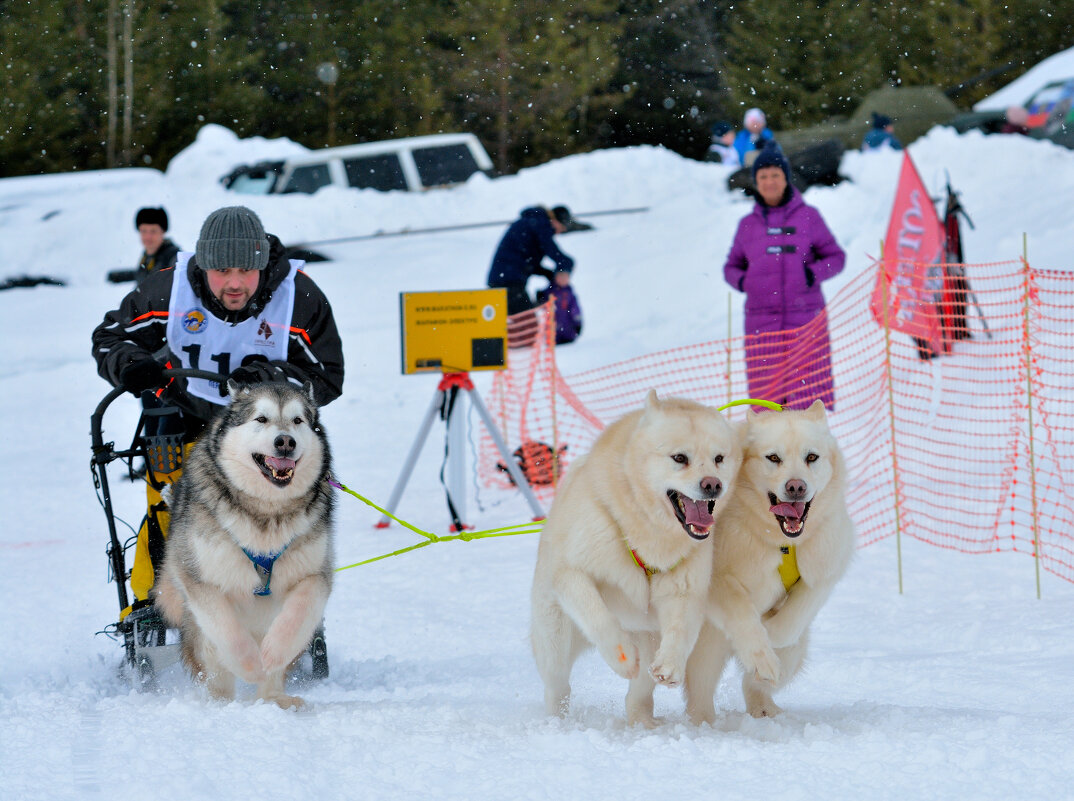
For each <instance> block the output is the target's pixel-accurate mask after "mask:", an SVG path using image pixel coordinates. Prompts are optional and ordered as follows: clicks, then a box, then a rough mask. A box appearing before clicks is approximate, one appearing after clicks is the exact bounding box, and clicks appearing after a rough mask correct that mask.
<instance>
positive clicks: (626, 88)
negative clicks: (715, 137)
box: [598, 0, 731, 158]
mask: <svg viewBox="0 0 1074 801" xmlns="http://www.w3.org/2000/svg"><path fill="white" fill-rule="evenodd" d="M619 15H620V18H621V19H622V20H623V23H624V27H623V33H622V36H621V37H620V40H619V42H618V44H617V49H618V51H619V69H618V70H617V71H616V75H615V78H614V79H613V82H612V88H613V90H617V91H621V92H622V102H621V103H620V104H619V106H618V107H617V108H615V109H613V110H612V111H611V113H610V114H608V115H607V117H606V119H604V120H603V121H602V122H603V125H602V126H601V128H600V129H598V137H599V139H598V141H599V142H602V143H613V142H614V143H615V144H618V145H623V144H662V145H665V146H667V147H671V148H673V149H675V150H677V151H678V152H681V153H684V154H686V155H691V156H694V157H698V158H699V157H701V155H702V154H704V153H705V151H706V150H707V149H708V145H709V138H710V137H709V128H710V126H711V125H712V123H713V122H714V121H716V120H718V119H723V118H725V117H729V116H730V114H729V109H730V108H731V99H730V97H729V95H728V92H727V87H726V86H725V84H724V82H723V78H722V76H721V72H720V67H721V64H722V62H723V35H722V30H723V28H724V18H725V12H724V11H723V10H722V9H721V7H720V4H719V3H718V2H716V1H715V0H641V1H640V2H639V0H632V1H628V2H624V3H621V4H620V8H619Z"/></svg>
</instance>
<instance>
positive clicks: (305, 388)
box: [302, 381, 317, 403]
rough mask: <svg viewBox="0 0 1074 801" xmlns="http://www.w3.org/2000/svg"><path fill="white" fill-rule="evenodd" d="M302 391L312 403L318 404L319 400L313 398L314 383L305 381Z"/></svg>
mask: <svg viewBox="0 0 1074 801" xmlns="http://www.w3.org/2000/svg"><path fill="white" fill-rule="evenodd" d="M302 391H303V392H305V393H306V397H307V398H309V399H310V402H311V403H316V402H317V399H316V398H315V397H313V382H312V381H303V382H302Z"/></svg>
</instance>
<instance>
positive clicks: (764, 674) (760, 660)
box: [746, 645, 780, 684]
mask: <svg viewBox="0 0 1074 801" xmlns="http://www.w3.org/2000/svg"><path fill="white" fill-rule="evenodd" d="M746 663H747V664H746V669H747V670H749V671H751V672H752V673H754V674H755V675H756V676H757V678H758V679H759V680H761V681H764V682H768V683H769V684H777V683H778V682H779V674H780V664H779V657H778V656H776V652H775V651H773V650H772V648H771V646H768V645H765V646H764V647H762V648H759V649H757V650H756V651H753V652H752V653H750V654H748V655H747V659H746Z"/></svg>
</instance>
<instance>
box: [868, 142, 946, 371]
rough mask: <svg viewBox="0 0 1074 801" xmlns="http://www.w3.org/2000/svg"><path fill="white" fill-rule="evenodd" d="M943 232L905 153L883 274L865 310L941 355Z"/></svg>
mask: <svg viewBox="0 0 1074 801" xmlns="http://www.w3.org/2000/svg"><path fill="white" fill-rule="evenodd" d="M943 245H944V236H943V226H941V225H940V218H939V216H938V215H937V214H936V209H935V207H934V206H933V205H932V199H931V198H930V197H929V193H928V192H926V191H925V185H924V184H923V183H922V182H921V176H920V175H918V174H917V169H916V168H915V167H914V162H913V161H911V160H910V154H909V153H905V154H904V155H903V160H902V170H901V172H900V173H899V187H898V189H897V190H896V192H895V205H894V206H893V207H892V209H891V221H890V222H889V223H888V233H887V237H886V238H885V239H884V254H883V257H882V258H883V261H882V265H883V270H882V271H881V272H880V274H879V275H878V276H877V279H876V289H875V290H874V291H873V299H872V303H871V304H870V309H871V310H872V313H873V317H875V318H876V321H877V322H878V323H880V324H881V325H884V321H885V310H884V295H885V290H886V295H887V312H886V319H887V324H888V325H889V326H891V329H892V330H893V331H901V332H902V333H904V334H909V335H910V336H911V337H913V338H914V339H916V340H920V341H922V342H925V343H928V344H929V345H930V346H931V347H932V349H933V352H934V353H941V352H942V345H943V343H942V342H941V335H940V321H939V314H938V308H937V304H938V303H939V300H940V297H939V296H940V293H941V292H942V290H943V265H942V262H943Z"/></svg>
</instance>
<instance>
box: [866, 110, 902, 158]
mask: <svg viewBox="0 0 1074 801" xmlns="http://www.w3.org/2000/svg"><path fill="white" fill-rule="evenodd" d="M861 149H862V152H864V153H868V152H869V151H870V150H885V149H887V150H902V144H901V143H900V142H899V140H898V139H896V138H895V123H893V122H892V120H891V117H888V116H885V115H884V114H877V113H876V112H875V111H874V112H873V127H872V128H871V129H869V133H867V134H865V138H864V139H863V140H862V143H861Z"/></svg>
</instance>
